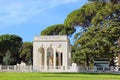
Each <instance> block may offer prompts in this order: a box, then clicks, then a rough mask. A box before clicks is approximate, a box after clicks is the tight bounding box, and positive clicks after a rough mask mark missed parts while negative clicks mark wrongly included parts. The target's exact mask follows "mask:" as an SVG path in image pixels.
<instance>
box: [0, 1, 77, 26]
mask: <svg viewBox="0 0 120 80" xmlns="http://www.w3.org/2000/svg"><path fill="white" fill-rule="evenodd" d="M77 1H79V0H0V25H4V27H5V26H8V25H14V24H21V23H25V22H27V21H28V20H29V18H30V17H33V16H34V15H38V14H39V13H40V12H41V11H43V10H46V9H49V8H54V7H56V6H59V5H62V4H67V3H73V2H77Z"/></svg>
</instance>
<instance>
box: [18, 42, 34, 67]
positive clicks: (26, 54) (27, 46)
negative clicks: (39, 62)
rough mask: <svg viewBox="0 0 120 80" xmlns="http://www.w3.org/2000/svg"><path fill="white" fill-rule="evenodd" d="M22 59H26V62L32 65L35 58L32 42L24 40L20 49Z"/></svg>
mask: <svg viewBox="0 0 120 80" xmlns="http://www.w3.org/2000/svg"><path fill="white" fill-rule="evenodd" d="M19 57H20V59H21V61H24V62H25V63H26V64H28V65H31V64H32V60H33V58H32V57H33V45H32V43H30V42H24V43H23V44H22V46H21V49H20V55H19Z"/></svg>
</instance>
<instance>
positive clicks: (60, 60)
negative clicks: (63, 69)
mask: <svg viewBox="0 0 120 80" xmlns="http://www.w3.org/2000/svg"><path fill="white" fill-rule="evenodd" d="M62 65H63V53H60V52H56V66H62Z"/></svg>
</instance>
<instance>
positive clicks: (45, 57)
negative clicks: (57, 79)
mask: <svg viewBox="0 0 120 80" xmlns="http://www.w3.org/2000/svg"><path fill="white" fill-rule="evenodd" d="M44 54H45V55H44V69H45V70H47V49H46V48H45V53H44Z"/></svg>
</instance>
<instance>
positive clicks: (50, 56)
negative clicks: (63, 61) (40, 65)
mask: <svg viewBox="0 0 120 80" xmlns="http://www.w3.org/2000/svg"><path fill="white" fill-rule="evenodd" d="M47 65H48V67H49V66H53V49H52V47H49V48H48V49H47Z"/></svg>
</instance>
